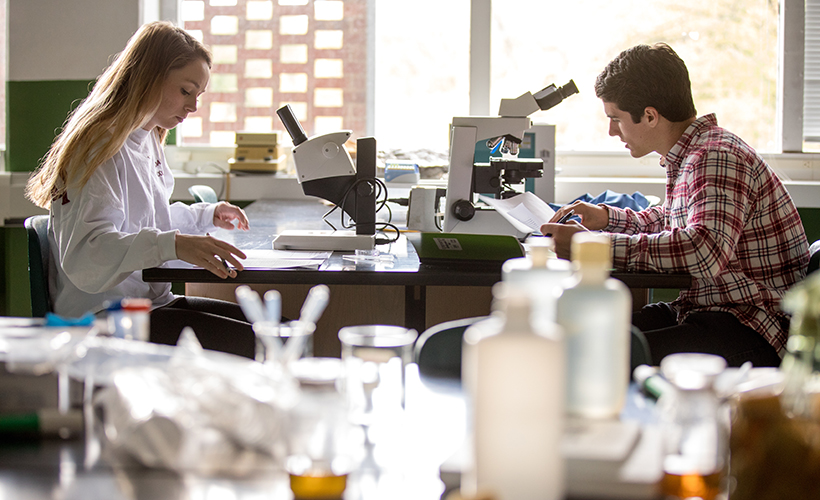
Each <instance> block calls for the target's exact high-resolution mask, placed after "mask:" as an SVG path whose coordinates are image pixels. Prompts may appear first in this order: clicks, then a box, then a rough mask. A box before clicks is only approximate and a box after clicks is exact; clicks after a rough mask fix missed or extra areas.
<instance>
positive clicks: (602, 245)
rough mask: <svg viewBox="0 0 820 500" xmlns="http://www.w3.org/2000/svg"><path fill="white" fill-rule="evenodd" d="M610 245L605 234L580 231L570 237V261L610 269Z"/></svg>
mask: <svg viewBox="0 0 820 500" xmlns="http://www.w3.org/2000/svg"><path fill="white" fill-rule="evenodd" d="M611 248H612V243H611V241H610V239H609V236H608V235H606V234H605V233H594V232H590V231H582V232H578V233H575V234H574V235H572V247H571V251H572V261H573V262H576V263H579V264H593V265H601V266H603V267H606V268H607V269H609V268H611V267H612V249H611Z"/></svg>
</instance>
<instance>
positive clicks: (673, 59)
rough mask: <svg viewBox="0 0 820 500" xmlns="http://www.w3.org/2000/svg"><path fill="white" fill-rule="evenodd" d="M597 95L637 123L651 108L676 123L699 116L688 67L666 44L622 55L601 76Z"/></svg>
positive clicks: (658, 44) (639, 46)
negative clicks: (693, 98) (648, 108)
mask: <svg viewBox="0 0 820 500" xmlns="http://www.w3.org/2000/svg"><path fill="white" fill-rule="evenodd" d="M595 95H596V96H598V98H600V99H601V100H603V101H604V102H611V103H613V104H615V105H616V106H618V109H620V110H621V111H626V112H628V113H629V114H630V115H631V116H632V120H633V121H634V122H635V123H638V122H639V121H641V116H642V115H643V112H644V110H645V109H646V108H647V107H649V106H651V107H653V108H655V109H657V110H658V113H660V114H661V116H663V117H664V118H666V119H667V120H669V121H672V122H682V121H685V120H688V119H689V118H692V117H694V116H696V115H697V111H696V110H695V103H694V101H693V100H692V85H691V83H690V82H689V71H688V70H687V69H686V64H685V63H684V62H683V60H682V59H681V58H680V57H679V56H678V54H676V53H675V51H674V50H672V47H670V46H669V45H667V44H665V43H657V44H655V45H652V46H649V45H637V46H635V47H632V48H631V49H627V50H625V51H623V52H621V53H620V54H619V55H618V57H616V58H615V59H613V60H612V61H611V62H610V63H609V64H607V66H606V68H605V69H604V70H603V71H602V72H601V74H600V75H598V78H597V79H596V80H595Z"/></svg>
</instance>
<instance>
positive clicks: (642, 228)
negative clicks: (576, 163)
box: [604, 114, 809, 352]
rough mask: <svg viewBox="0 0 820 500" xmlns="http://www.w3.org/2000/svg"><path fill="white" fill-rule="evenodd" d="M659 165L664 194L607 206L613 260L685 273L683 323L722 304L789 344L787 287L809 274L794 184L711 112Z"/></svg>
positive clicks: (777, 342)
mask: <svg viewBox="0 0 820 500" xmlns="http://www.w3.org/2000/svg"><path fill="white" fill-rule="evenodd" d="M661 164H662V165H663V166H665V168H666V176H667V180H666V200H665V201H664V203H663V205H662V206H659V207H650V208H648V209H646V210H642V211H640V212H635V211H633V210H630V209H620V208H614V207H607V208H608V209H609V225H608V226H607V227H606V228H604V231H607V232H611V233H617V234H612V244H613V265H614V267H615V268H617V269H624V270H629V271H660V272H681V273H689V274H690V275H691V276H692V286H691V288H689V289H685V290H681V293H680V295H679V296H678V298H677V299H676V300H675V301H674V302H673V303H672V305H673V306H674V307H675V308H676V310H677V312H678V322H681V321H683V320H684V319H685V318H686V316H687V315H688V314H690V313H692V312H701V311H723V312H728V313H731V314H734V315H735V316H736V317H737V318H738V320H740V322H741V323H742V324H744V325H746V326H749V327H751V328H753V329H754V330H755V331H757V332H758V333H760V334H761V335H763V336H764V337H765V338H766V340H767V341H768V342H769V343H770V344H771V345H772V346H774V347H775V348H776V349H777V350H778V352H781V351H782V349H783V348H784V347H785V344H786V339H787V333H788V324H789V320H788V316H787V315H786V314H785V313H784V312H783V311H782V310H781V309H780V299H781V297H782V296H783V293H784V292H785V291H786V290H788V289H789V288H790V287H791V286H792V285H794V284H795V283H796V282H798V281H800V280H801V279H803V277H805V274H806V266H807V265H808V261H809V251H808V243H807V241H806V235H805V232H804V231H803V224H802V222H801V220H800V215H799V214H798V213H797V209H796V208H795V206H794V203H793V202H792V199H791V197H790V196H789V193H788V192H787V191H786V189H785V188H784V187H783V184H782V183H781V182H780V180H779V179H778V178H777V176H776V175H775V174H774V172H773V171H772V170H771V168H770V167H769V165H767V164H766V162H765V161H764V160H763V159H762V158H761V157H760V156H759V155H758V154H757V153H756V152H755V151H754V150H753V149H752V148H751V147H749V146H748V145H747V144H746V143H744V142H743V141H742V140H741V139H740V138H739V137H737V136H736V135H734V134H732V133H731V132H729V131H727V130H724V129H722V128H720V127H718V125H717V118H716V116H715V115H713V114H710V115H706V116H703V117H701V118H699V119H698V120H696V121H695V122H694V123H692V124H691V125H690V126H689V127H688V128H687V129H686V131H685V132H684V134H683V135H682V136H681V138H680V139H679V140H678V142H677V144H675V146H674V147H672V149H671V150H670V151H669V153H668V154H667V155H666V157H665V158H662V159H661Z"/></svg>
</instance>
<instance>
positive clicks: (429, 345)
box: [415, 316, 487, 379]
mask: <svg viewBox="0 0 820 500" xmlns="http://www.w3.org/2000/svg"><path fill="white" fill-rule="evenodd" d="M486 318H487V317H486V316H476V317H474V318H464V319H457V320H453V321H446V322H444V323H440V324H438V325H435V326H431V327H430V328H428V329H427V330H425V331H424V333H422V334H421V336H419V339H418V340H417V341H416V346H415V360H416V364H418V366H419V373H420V374H422V375H426V376H430V377H446V378H456V379H460V378H461V347H462V342H463V339H464V332H465V331H466V330H467V328H469V327H470V326H471V325H473V324H474V323H477V322H479V321H481V320H483V319H486Z"/></svg>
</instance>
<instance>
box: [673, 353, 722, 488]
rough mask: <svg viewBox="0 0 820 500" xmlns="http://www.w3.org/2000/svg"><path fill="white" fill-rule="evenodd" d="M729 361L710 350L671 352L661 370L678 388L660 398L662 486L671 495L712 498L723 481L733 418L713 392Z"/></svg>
mask: <svg viewBox="0 0 820 500" xmlns="http://www.w3.org/2000/svg"><path fill="white" fill-rule="evenodd" d="M725 368H726V361H725V360H724V359H723V358H722V357H720V356H714V355H711V354H696V353H680V354H672V355H669V356H667V357H665V358H664V359H663V360H662V361H661V373H662V374H663V376H664V377H665V378H666V379H667V380H669V382H670V383H671V384H672V385H673V386H674V387H675V391H674V392H673V393H672V394H669V395H667V394H664V396H662V400H661V401H660V404H661V406H662V407H663V417H664V427H665V428H664V433H663V435H664V459H663V471H664V475H663V480H662V482H661V491H662V493H663V494H664V495H665V496H666V498H667V499H688V498H700V499H703V500H713V499H714V498H716V497H717V496H718V495H719V494H720V493H721V491H722V490H723V486H724V478H725V477H726V469H727V463H728V462H727V458H728V419H726V418H724V415H723V411H722V405H721V403H720V401H719V399H718V397H717V395H716V393H715V391H714V388H713V386H714V381H715V378H716V377H717V376H718V375H719V374H720V373H722V372H723V370H724V369H725Z"/></svg>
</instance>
